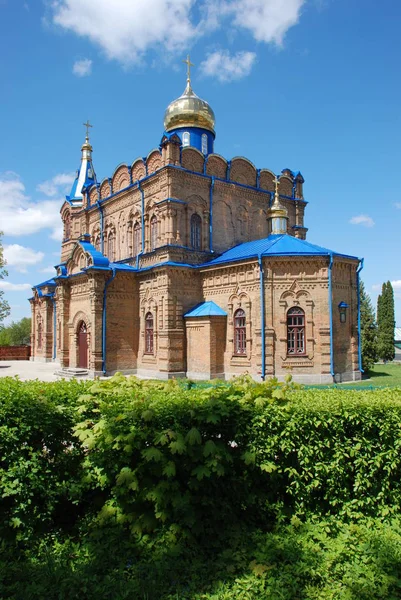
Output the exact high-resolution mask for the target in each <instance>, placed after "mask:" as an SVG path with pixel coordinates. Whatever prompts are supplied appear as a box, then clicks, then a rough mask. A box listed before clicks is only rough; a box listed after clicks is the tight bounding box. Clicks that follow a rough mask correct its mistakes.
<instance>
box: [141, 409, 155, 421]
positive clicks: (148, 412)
mask: <svg viewBox="0 0 401 600" xmlns="http://www.w3.org/2000/svg"><path fill="white" fill-rule="evenodd" d="M142 419H143V420H144V421H151V420H152V419H153V410H150V409H149V408H148V410H144V411H143V413H142Z"/></svg>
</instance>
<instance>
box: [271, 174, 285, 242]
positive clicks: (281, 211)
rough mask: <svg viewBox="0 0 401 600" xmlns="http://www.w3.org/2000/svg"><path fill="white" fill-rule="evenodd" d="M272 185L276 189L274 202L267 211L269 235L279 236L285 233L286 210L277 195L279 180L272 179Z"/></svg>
mask: <svg viewBox="0 0 401 600" xmlns="http://www.w3.org/2000/svg"><path fill="white" fill-rule="evenodd" d="M274 183H275V188H276V191H275V194H274V201H273V204H272V205H271V207H270V208H269V210H268V213H267V216H268V219H269V220H270V223H271V234H272V235H280V234H283V233H287V222H288V210H287V209H286V208H285V206H283V205H282V204H281V202H280V197H279V193H278V186H279V184H280V180H279V179H277V177H276V178H275V179H274Z"/></svg>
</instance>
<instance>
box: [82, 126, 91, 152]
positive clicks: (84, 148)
mask: <svg viewBox="0 0 401 600" xmlns="http://www.w3.org/2000/svg"><path fill="white" fill-rule="evenodd" d="M83 126H84V127H86V135H85V142H84V144H83V145H82V148H81V150H82V158H91V154H90V153H91V152H92V150H93V148H92V146H91V144H90V142H89V127H93V125H91V124H90V123H89V119H88V120H87V121H86V123H83Z"/></svg>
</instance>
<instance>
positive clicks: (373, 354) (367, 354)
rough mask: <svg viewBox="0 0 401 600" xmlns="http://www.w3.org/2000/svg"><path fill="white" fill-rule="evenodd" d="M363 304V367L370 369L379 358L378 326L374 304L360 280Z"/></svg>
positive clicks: (361, 301) (361, 304)
mask: <svg viewBox="0 0 401 600" xmlns="http://www.w3.org/2000/svg"><path fill="white" fill-rule="evenodd" d="M359 293H360V306H361V343H362V368H363V370H364V371H365V372H366V371H369V370H370V369H372V368H373V366H374V364H375V362H376V361H377V359H378V355H377V326H376V321H375V313H374V309H373V304H372V301H371V299H370V296H369V294H368V293H367V292H366V290H365V285H364V283H363V281H361V282H360V288H359Z"/></svg>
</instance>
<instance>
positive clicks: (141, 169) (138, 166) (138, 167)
mask: <svg viewBox="0 0 401 600" xmlns="http://www.w3.org/2000/svg"><path fill="white" fill-rule="evenodd" d="M145 175H146V168H145V165H144V164H143V159H142V158H137V159H136V160H134V162H133V163H132V165H131V176H132V181H137V180H138V179H142V178H143V177H145Z"/></svg>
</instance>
